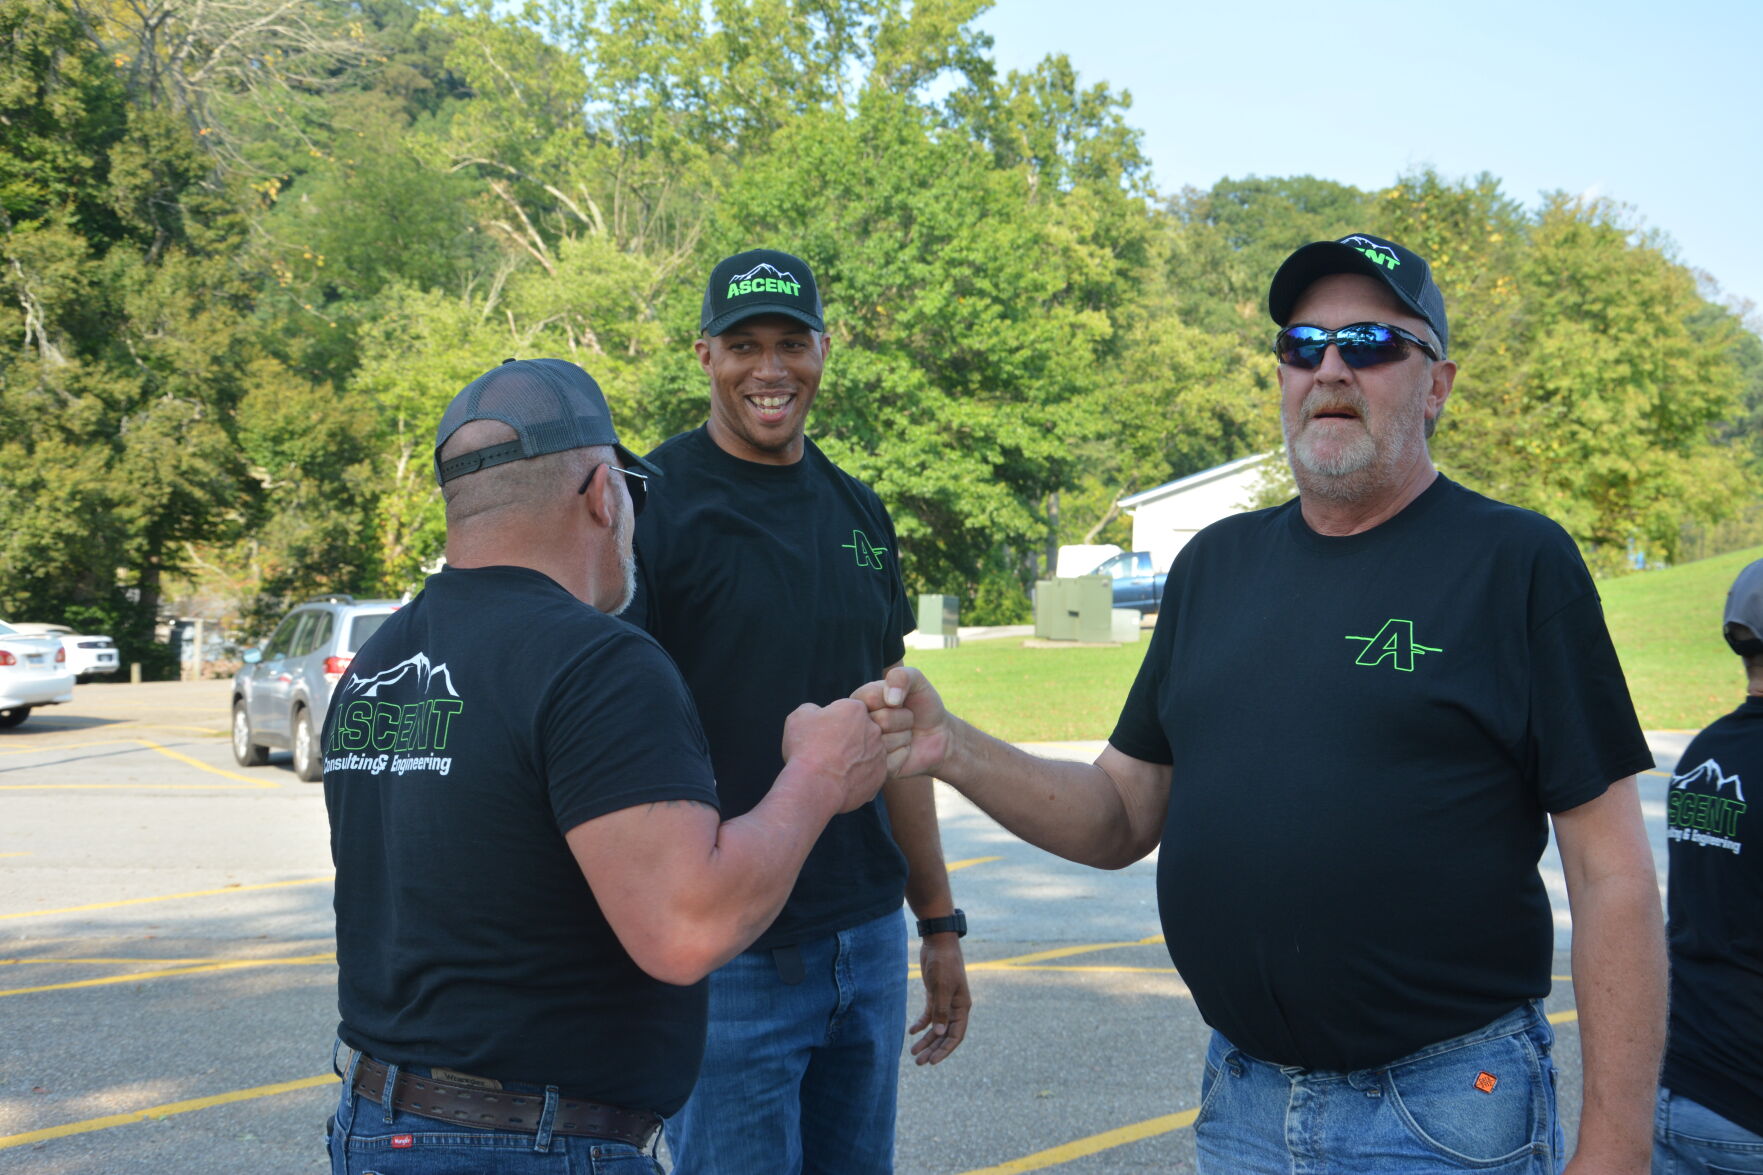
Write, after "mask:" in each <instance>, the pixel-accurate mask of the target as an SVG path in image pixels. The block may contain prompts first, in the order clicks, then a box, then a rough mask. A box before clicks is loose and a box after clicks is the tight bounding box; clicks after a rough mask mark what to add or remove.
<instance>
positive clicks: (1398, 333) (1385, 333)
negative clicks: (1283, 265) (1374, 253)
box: [1273, 322, 1439, 371]
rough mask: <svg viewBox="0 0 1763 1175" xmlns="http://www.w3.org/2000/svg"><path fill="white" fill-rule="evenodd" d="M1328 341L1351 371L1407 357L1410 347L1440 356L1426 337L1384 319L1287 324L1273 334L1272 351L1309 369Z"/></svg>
mask: <svg viewBox="0 0 1763 1175" xmlns="http://www.w3.org/2000/svg"><path fill="white" fill-rule="evenodd" d="M1330 343H1333V344H1334V345H1335V346H1336V347H1339V348H1340V352H1341V361H1342V362H1344V363H1345V364H1346V365H1347V366H1348V367H1351V368H1353V369H1354V370H1358V369H1359V368H1362V367H1376V366H1377V365H1378V364H1380V363H1397V362H1400V361H1401V360H1403V359H1406V358H1407V357H1408V348H1409V347H1419V348H1420V351H1421V354H1423V355H1425V356H1426V357H1427V358H1428V359H1433V360H1437V359H1438V357H1439V354H1438V352H1437V351H1435V350H1433V349H1432V344H1430V343H1428V342H1427V341H1426V340H1425V339H1423V338H1421V337H1419V336H1418V335H1414V334H1410V333H1409V332H1408V331H1405V330H1403V329H1402V328H1401V327H1399V326H1391V325H1390V324H1389V323H1387V322H1355V323H1353V324H1352V325H1351V326H1343V327H1341V328H1340V329H1339V330H1323V329H1322V328H1321V327H1320V326H1288V327H1286V328H1285V329H1284V330H1282V331H1280V332H1279V333H1278V334H1277V335H1275V336H1274V337H1273V353H1274V354H1275V355H1277V356H1279V361H1280V362H1281V363H1284V364H1287V365H1288V366H1291V367H1300V368H1303V369H1304V370H1305V371H1311V370H1314V369H1315V368H1316V367H1318V366H1319V365H1320V364H1321V363H1322V356H1323V353H1324V352H1326V351H1327V350H1328V347H1329V344H1330Z"/></svg>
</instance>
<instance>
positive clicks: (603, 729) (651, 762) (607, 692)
mask: <svg viewBox="0 0 1763 1175" xmlns="http://www.w3.org/2000/svg"><path fill="white" fill-rule="evenodd" d="M538 739H539V746H540V747H541V748H543V759H542V764H541V765H542V767H543V770H544V773H545V784H546V788H547V790H548V792H549V794H550V799H551V810H552V813H553V814H554V815H555V817H556V819H557V826H558V827H559V828H561V829H563V830H564V831H566V832H567V831H568V830H569V829H571V828H574V827H575V826H576V825H578V824H581V823H583V822H584V821H588V820H592V819H594V818H595V817H596V816H604V815H606V814H607V813H608V812H616V811H619V810H620V809H623V808H630V807H635V806H636V805H638V804H649V803H657V802H660V801H663V800H695V801H697V802H699V803H704V804H709V805H710V806H711V807H713V808H719V809H720V805H719V804H718V802H717V794H716V777H715V773H714V771H713V769H712V768H711V766H710V751H709V747H708V744H707V743H706V742H705V739H704V729H703V727H702V725H701V724H700V723H699V721H698V712H697V709H696V708H695V707H694V706H693V704H692V697H691V694H690V693H689V692H688V691H687V689H686V685H685V682H684V681H682V680H681V679H680V675H679V670H678V669H676V668H675V667H674V664H673V662H672V660H670V659H669V658H668V656H667V654H666V653H665V652H663V651H662V649H661V647H660V646H659V645H657V644H656V643H655V642H654V641H653V640H651V639H649V638H648V637H646V636H643V635H642V634H640V633H637V632H635V631H634V630H631V629H629V628H624V629H621V630H620V631H619V632H617V633H615V634H613V635H612V636H611V637H610V638H609V639H607V640H605V641H602V642H600V643H598V644H597V645H596V646H595V647H594V648H592V649H590V650H589V651H587V652H585V653H584V654H583V655H582V656H581V657H579V658H577V659H576V660H575V661H574V662H572V663H571V665H570V667H569V668H568V669H567V670H566V671H565V672H564V673H563V674H562V675H560V676H559V678H558V680H557V682H556V683H555V685H554V687H553V692H552V697H551V698H550V700H549V702H548V704H547V705H546V706H545V707H544V710H543V713H542V714H541V716H540V719H539V730H538Z"/></svg>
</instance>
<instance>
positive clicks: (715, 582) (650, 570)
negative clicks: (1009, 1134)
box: [631, 249, 969, 1175]
mask: <svg viewBox="0 0 1763 1175" xmlns="http://www.w3.org/2000/svg"><path fill="white" fill-rule="evenodd" d="M699 325H700V327H701V332H702V333H701V335H700V337H699V338H698V340H697V341H696V343H695V344H694V345H695V348H696V351H697V355H698V361H699V363H700V364H701V365H702V366H703V369H704V372H705V374H706V375H707V376H708V377H709V381H710V417H709V420H708V422H707V423H706V424H705V425H704V426H703V427H702V428H698V429H695V430H693V431H692V432H688V433H684V434H682V435H680V436H677V437H674V438H673V439H672V440H670V441H668V442H666V443H665V444H663V445H661V446H660V447H659V448H657V449H656V450H655V451H654V452H653V453H651V454H650V455H649V460H650V461H652V462H653V463H654V464H655V465H656V466H658V467H659V468H660V469H661V470H662V471H663V472H664V473H665V474H666V476H665V477H664V478H658V479H657V481H658V483H659V484H658V485H657V487H656V494H655V502H654V503H653V507H652V509H651V510H650V511H649V513H647V514H645V515H644V516H643V518H642V520H641V521H640V522H639V523H638V525H637V551H638V555H639V561H638V565H639V582H640V586H639V589H638V593H637V601H636V603H635V604H634V605H633V607H632V610H631V614H632V617H633V618H634V619H636V620H637V621H638V622H639V623H641V624H643V625H644V626H645V627H646V628H647V629H648V631H649V632H650V633H652V634H653V635H654V636H655V638H656V639H657V640H659V641H660V642H661V644H662V646H663V647H664V648H666V649H667V651H668V652H669V653H670V654H672V655H673V658H674V660H675V661H676V662H677V663H678V665H679V667H680V671H681V672H682V673H683V674H684V676H685V679H686V683H687V685H688V686H690V687H691V691H692V694H693V696H694V697H695V698H696V699H697V702H698V708H699V711H700V713H702V714H703V716H704V727H705V734H706V735H707V737H708V739H709V744H710V758H711V761H712V763H714V764H715V767H716V782H717V787H718V789H719V791H720V793H721V796H722V804H723V811H724V812H727V813H732V814H739V813H741V812H744V811H746V810H747V809H748V808H750V807H751V806H753V805H754V804H756V803H759V802H760V801H761V799H762V798H764V797H765V796H766V794H767V792H768V789H770V787H771V786H772V784H771V780H772V778H773V777H774V776H775V775H776V774H777V767H778V761H777V731H778V728H779V726H780V725H781V723H782V722H783V719H784V716H785V715H787V714H788V713H789V712H790V710H791V708H792V707H794V706H796V705H797V704H799V703H802V702H823V701H826V700H830V699H832V698H842V697H845V696H847V695H848V694H850V693H851V691H852V690H853V689H855V688H857V687H858V686H860V685H862V684H864V683H865V682H868V681H873V680H875V678H877V677H878V676H880V674H881V673H882V672H883V671H884V670H885V669H886V668H887V667H888V666H891V665H894V664H896V663H898V662H899V660H900V658H901V655H902V653H903V652H904V648H905V645H904V641H903V637H904V635H905V634H906V633H907V632H908V631H910V630H911V628H912V626H913V623H912V613H911V608H910V607H909V605H908V603H907V600H906V594H905V588H904V586H903V584H902V582H901V578H900V568H899V564H898V562H897V547H896V544H895V540H894V527H893V523H892V522H891V521H890V520H889V518H888V513H887V511H886V510H885V509H884V508H883V506H882V504H881V501H880V499H878V498H877V497H876V495H875V493H874V492H873V491H871V490H870V489H869V487H868V486H865V485H863V484H862V483H861V482H859V481H857V480H856V479H855V478H853V477H851V476H850V475H849V474H847V473H845V472H844V471H843V470H841V469H839V468H838V467H837V466H835V465H834V464H833V463H832V462H831V461H829V460H828V459H827V457H826V456H825V455H824V454H823V453H822V452H821V451H820V449H819V447H818V446H816V445H815V443H814V442H813V441H811V440H809V439H808V438H807V435H806V424H807V419H808V411H809V409H810V407H811V406H812V405H813V403H814V398H815V395H816V393H817V392H818V390H819V388H820V381H821V373H822V370H823V367H824V365H825V362H826V357H827V351H828V339H827V336H826V325H825V322H824V318H823V313H822V309H821V302H820V294H819V290H818V288H817V286H816V283H815V280H814V274H813V273H812V272H811V271H810V270H809V268H808V265H807V264H806V263H805V262H804V261H802V259H801V258H799V257H792V256H790V255H789V254H787V253H779V252H776V251H774V250H769V249H755V250H750V251H748V252H745V253H739V254H736V255H735V256H733V257H729V258H727V259H726V260H724V261H722V262H721V263H719V264H718V265H717V266H716V267H715V268H714V269H713V270H712V271H711V274H710V281H709V284H708V286H707V288H706V290H705V294H704V305H703V313H702V315H701V317H700V320H699ZM902 894H904V895H905V897H906V898H907V900H908V901H909V902H910V904H911V906H912V909H913V912H914V913H915V914H916V915H917V916H918V918H919V919H920V921H919V923H918V929H919V933H920V937H921V938H922V940H923V945H922V947H921V955H920V960H921V963H922V967H923V974H924V980H925V988H926V997H927V998H926V1006H925V1009H924V1012H923V1014H922V1015H921V1016H920V1017H919V1019H918V1021H917V1023H916V1024H915V1025H914V1026H913V1027H912V1028H911V1029H910V1031H912V1032H923V1033H924V1035H923V1036H922V1037H920V1038H919V1039H918V1040H917V1041H915V1042H914V1044H913V1049H912V1051H913V1053H914V1054H915V1056H916V1058H917V1060H918V1061H919V1062H920V1063H921V1064H922V1063H935V1062H937V1061H940V1060H942V1059H943V1058H944V1057H946V1056H947V1055H948V1054H949V1053H950V1052H952V1051H953V1050H954V1048H955V1047H956V1046H957V1045H958V1044H960V1042H961V1039H962V1036H963V1034H964V1032H965V1028H966V1020H967V1008H968V1003H969V999H968V994H967V985H966V977H965V972H964V970H963V967H962V960H961V948H960V945H959V937H960V935H961V934H962V933H964V931H965V929H966V923H965V919H964V916H963V915H962V913H961V911H959V910H957V909H955V906H954V903H953V900H952V898H951V896H950V892H949V881H948V874H947V870H946V869H945V868H944V865H943V857H942V847H941V843H940V841H939V839H938V836H937V826H936V810H935V807H934V805H933V802H932V794H931V786H930V781H929V780H928V779H903V780H896V781H894V782H892V783H890V784H889V785H888V788H887V792H886V795H885V802H877V803H873V804H869V805H866V806H864V807H863V808H861V809H859V810H857V811H855V812H852V813H849V814H848V815H844V816H841V817H839V818H838V819H836V820H834V821H833V822H832V823H831V824H829V825H828V826H827V830H826V832H825V833H824V834H822V836H821V838H820V842H819V843H818V844H816V845H815V847H814V851H813V852H812V853H810V854H809V857H808V863H807V864H806V865H804V866H803V869H802V875H801V879H800V880H799V881H798V882H797V885H796V888H795V891H794V892H793V893H792V894H791V895H790V899H789V901H788V902H787V903H785V905H784V908H783V912H782V913H780V914H779V915H778V917H777V920H776V921H775V922H774V923H773V924H772V925H771V926H770V927H769V928H768V929H767V930H766V931H765V933H764V934H762V935H761V936H760V937H759V940H758V942H757V943H755V945H754V946H753V948H752V949H750V950H748V951H746V952H745V953H743V954H741V955H739V956H738V957H736V958H735V959H733V960H732V961H730V962H729V963H728V964H727V965H726V966H724V967H723V968H722V969H721V970H719V971H718V972H716V974H714V975H712V976H711V978H710V1034H709V1041H708V1044H707V1046H706V1052H705V1059H704V1068H703V1073H702V1075H701V1077H700V1078H699V1082H698V1086H697V1088H696V1089H695V1090H694V1091H693V1093H692V1097H691V1099H690V1100H689V1101H688V1102H687V1103H686V1105H685V1107H684V1109H683V1110H682V1111H681V1112H680V1113H679V1114H678V1115H676V1116H674V1117H671V1118H670V1119H669V1120H668V1123H667V1141H668V1146H669V1149H670V1150H671V1151H672V1152H673V1155H674V1159H675V1163H676V1165H675V1167H674V1170H675V1172H676V1173H677V1175H724V1173H726V1175H752V1173H753V1172H758V1171H763V1172H766V1173H767V1175H774V1173H775V1175H794V1173H796V1172H803V1171H806V1172H824V1173H829V1175H864V1173H866V1172H875V1173H882V1172H888V1171H891V1170H892V1169H893V1147H894V1109H895V1087H896V1084H897V1081H898V1070H899V1056H900V1045H901V1041H902V1039H903V1036H904V1033H905V1032H906V1031H907V1028H906V1017H907V1013H906V1002H907V999H906V932H905V924H904V920H903V919H902V917H901V913H900V902H901V896H902Z"/></svg>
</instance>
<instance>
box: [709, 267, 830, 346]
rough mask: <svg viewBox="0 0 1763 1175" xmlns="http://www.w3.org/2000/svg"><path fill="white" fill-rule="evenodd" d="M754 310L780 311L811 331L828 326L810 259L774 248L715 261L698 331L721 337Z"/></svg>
mask: <svg viewBox="0 0 1763 1175" xmlns="http://www.w3.org/2000/svg"><path fill="white" fill-rule="evenodd" d="M756 314H782V315H785V316H786V317H789V318H793V319H795V320H796V321H797V322H799V323H801V324H802V325H803V326H806V327H807V328H808V329H809V330H815V331H824V330H826V321H825V319H824V317H823V311H822V310H821V308H820V287H819V286H817V285H815V284H814V271H813V270H812V269H809V268H808V263H807V262H806V261H804V260H802V259H801V258H800V257H792V256H790V255H789V254H788V253H780V252H778V251H777V250H776V249H748V250H747V251H746V252H745V253H736V254H735V255H734V256H733V257H727V258H724V259H723V260H721V261H719V262H717V263H716V268H715V269H713V270H711V271H710V284H709V285H708V286H706V287H705V288H704V311H703V313H702V314H700V315H699V316H698V329H699V330H700V331H702V332H703V333H705V334H707V335H719V334H721V333H722V332H723V331H725V330H727V329H728V328H729V327H731V326H733V325H734V324H735V323H737V322H740V321H741V320H742V319H743V318H752V317H753V316H754V315H756Z"/></svg>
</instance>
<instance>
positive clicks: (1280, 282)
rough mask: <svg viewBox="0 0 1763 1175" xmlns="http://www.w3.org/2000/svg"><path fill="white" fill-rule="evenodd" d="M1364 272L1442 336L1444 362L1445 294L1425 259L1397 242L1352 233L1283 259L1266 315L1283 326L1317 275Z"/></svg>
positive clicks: (1313, 244)
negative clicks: (1435, 280) (1433, 278)
mask: <svg viewBox="0 0 1763 1175" xmlns="http://www.w3.org/2000/svg"><path fill="white" fill-rule="evenodd" d="M1331 273H1363V274H1365V275H1366V276H1368V277H1375V278H1377V279H1378V280H1379V281H1381V282H1383V284H1384V285H1386V286H1388V287H1389V288H1390V292H1391V293H1392V294H1394V295H1395V296H1396V298H1397V300H1398V301H1400V302H1401V303H1402V305H1404V306H1406V307H1407V308H1408V309H1410V310H1412V311H1413V312H1414V313H1415V314H1417V315H1419V316H1420V317H1421V318H1423V319H1425V320H1426V325H1428V326H1430V327H1432V329H1433V333H1434V334H1436V335H1438V337H1439V355H1440V357H1441V358H1442V357H1443V356H1444V355H1445V354H1446V352H1447V350H1448V348H1449V347H1450V344H1451V336H1450V330H1449V328H1448V327H1447V326H1446V324H1445V296H1444V295H1443V294H1441V293H1439V287H1438V286H1437V284H1435V283H1434V282H1433V280H1432V267H1431V266H1430V265H1428V264H1427V263H1426V258H1424V257H1422V256H1421V255H1420V254H1418V253H1416V252H1414V251H1413V250H1412V249H1407V248H1404V247H1403V246H1401V245H1398V244H1396V242H1394V241H1386V240H1385V239H1384V238H1382V237H1374V236H1372V235H1371V234H1370V233H1351V234H1349V235H1347V236H1344V237H1342V238H1341V239H1340V240H1338V241H1312V242H1311V243H1310V244H1308V245H1305V246H1304V247H1303V248H1301V249H1299V250H1298V251H1297V252H1296V253H1293V254H1292V255H1291V256H1290V257H1287V258H1286V259H1285V264H1284V265H1281V266H1280V267H1279V272H1278V273H1276V274H1274V275H1273V285H1272V286H1271V287H1269V289H1268V291H1267V312H1268V313H1269V314H1271V315H1273V321H1274V322H1276V323H1278V324H1279V325H1280V326H1285V325H1286V324H1287V323H1288V322H1290V321H1291V319H1292V310H1293V308H1294V307H1296V306H1297V304H1298V298H1299V297H1300V296H1301V295H1302V294H1303V293H1304V291H1305V290H1307V289H1309V288H1310V284H1311V283H1312V282H1314V281H1315V280H1316V279H1317V278H1319V277H1327V276H1328V275H1329V274H1331Z"/></svg>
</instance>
